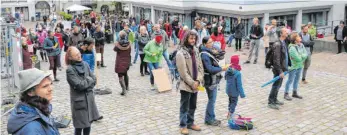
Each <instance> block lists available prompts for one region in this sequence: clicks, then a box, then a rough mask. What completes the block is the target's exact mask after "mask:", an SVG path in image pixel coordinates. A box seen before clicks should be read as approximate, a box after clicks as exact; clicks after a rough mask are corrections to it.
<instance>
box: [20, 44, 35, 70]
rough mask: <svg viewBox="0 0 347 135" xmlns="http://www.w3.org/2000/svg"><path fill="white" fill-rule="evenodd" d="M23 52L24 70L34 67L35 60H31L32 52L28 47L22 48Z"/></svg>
mask: <svg viewBox="0 0 347 135" xmlns="http://www.w3.org/2000/svg"><path fill="white" fill-rule="evenodd" d="M22 53H23V70H25V69H30V68H32V67H33V62H32V60H31V54H30V52H29V51H28V49H24V48H23V49H22Z"/></svg>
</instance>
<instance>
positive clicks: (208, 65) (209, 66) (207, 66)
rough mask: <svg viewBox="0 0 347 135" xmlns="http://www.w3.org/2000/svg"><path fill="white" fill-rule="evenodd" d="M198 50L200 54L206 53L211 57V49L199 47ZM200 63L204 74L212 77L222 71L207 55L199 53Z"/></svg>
mask: <svg viewBox="0 0 347 135" xmlns="http://www.w3.org/2000/svg"><path fill="white" fill-rule="evenodd" d="M200 50H201V51H200V52H207V53H209V54H211V55H212V56H213V54H212V51H211V49H209V48H206V47H205V46H201V48H200ZM201 61H202V63H203V64H204V70H205V73H209V74H212V75H214V74H217V73H219V72H221V71H222V68H221V67H219V65H218V63H216V62H214V60H213V59H212V58H211V57H210V56H209V55H208V54H205V53H201Z"/></svg>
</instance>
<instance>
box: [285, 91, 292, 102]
mask: <svg viewBox="0 0 347 135" xmlns="http://www.w3.org/2000/svg"><path fill="white" fill-rule="evenodd" d="M284 99H285V100H288V101H291V100H292V98H291V97H290V96H289V94H288V93H284Z"/></svg>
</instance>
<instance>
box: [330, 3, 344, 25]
mask: <svg viewBox="0 0 347 135" xmlns="http://www.w3.org/2000/svg"><path fill="white" fill-rule="evenodd" d="M345 6H346V3H345V2H339V3H335V4H334V5H333V6H332V7H331V10H330V12H329V14H328V25H329V26H331V25H333V26H336V25H338V24H339V23H340V21H342V20H345ZM332 22H333V23H332Z"/></svg>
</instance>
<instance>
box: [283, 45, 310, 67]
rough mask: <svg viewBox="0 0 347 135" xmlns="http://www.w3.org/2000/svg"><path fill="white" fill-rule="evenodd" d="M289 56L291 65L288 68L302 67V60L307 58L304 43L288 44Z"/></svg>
mask: <svg viewBox="0 0 347 135" xmlns="http://www.w3.org/2000/svg"><path fill="white" fill-rule="evenodd" d="M289 57H290V61H291V63H292V65H291V66H290V67H289V68H288V69H289V70H294V69H299V68H303V67H304V62H305V60H306V58H307V52H306V49H305V46H304V45H302V44H301V45H295V44H290V45H289Z"/></svg>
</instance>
